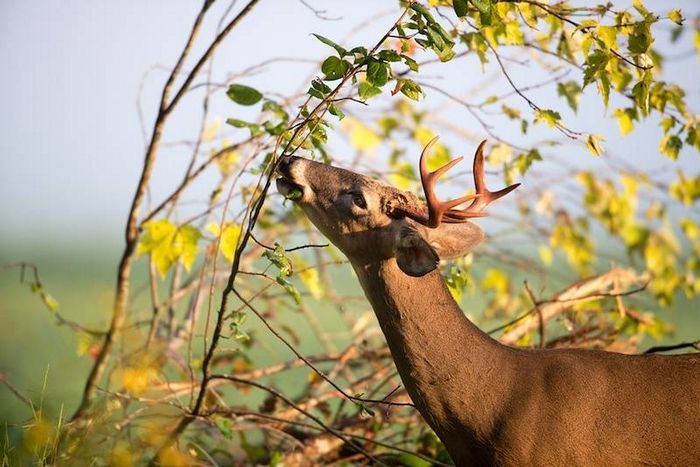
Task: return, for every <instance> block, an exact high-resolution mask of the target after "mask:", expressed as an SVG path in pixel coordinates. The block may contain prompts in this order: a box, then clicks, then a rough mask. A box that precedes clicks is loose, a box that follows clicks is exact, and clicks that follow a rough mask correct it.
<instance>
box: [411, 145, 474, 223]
mask: <svg viewBox="0 0 700 467" xmlns="http://www.w3.org/2000/svg"><path fill="white" fill-rule="evenodd" d="M438 138H439V137H438V136H436V137H435V138H433V139H431V140H430V141H429V142H428V144H426V145H425V147H424V148H423V151H422V152H421V155H420V161H419V166H420V179H421V183H422V185H423V193H425V200H426V203H427V205H428V222H427V223H426V224H425V225H427V226H428V227H433V228H434V227H437V226H439V225H440V222H442V218H443V216H444V215H445V214H446V213H449V212H450V211H451V209H452V208H453V207H455V206H458V205H460V204H462V203H466V202H467V201H469V200H472V199H474V197H475V196H474V195H469V196H463V197H461V198H458V199H455V200H452V201H447V202H441V201H440V200H438V197H437V195H436V194H435V184H436V182H437V180H438V178H440V177H441V176H442V175H443V174H444V173H445V172H447V171H448V170H450V169H451V168H452V167H454V166H455V165H457V164H458V163H459V162H461V161H462V159H464V158H463V157H458V158H456V159H453V160H451V161H449V162H448V163H447V164H445V165H443V166H442V167H440V168H439V169H437V170H435V171H434V172H428V167H427V161H426V159H427V155H428V153H429V152H430V150H431V149H432V147H433V145H434V144H435V143H436V142H437V140H438Z"/></svg>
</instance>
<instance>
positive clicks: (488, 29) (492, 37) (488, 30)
mask: <svg viewBox="0 0 700 467" xmlns="http://www.w3.org/2000/svg"><path fill="white" fill-rule="evenodd" d="M481 32H482V34H483V35H484V37H485V38H486V40H487V41H488V43H489V44H491V47H493V48H496V47H498V38H497V37H496V30H495V29H494V28H493V27H492V26H484V27H482V28H481Z"/></svg>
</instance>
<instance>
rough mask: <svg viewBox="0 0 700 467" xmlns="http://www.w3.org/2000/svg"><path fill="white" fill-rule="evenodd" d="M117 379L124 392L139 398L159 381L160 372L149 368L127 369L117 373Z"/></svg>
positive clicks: (119, 370) (121, 369)
mask: <svg viewBox="0 0 700 467" xmlns="http://www.w3.org/2000/svg"><path fill="white" fill-rule="evenodd" d="M115 378H116V380H117V382H118V386H119V387H120V388H121V389H122V390H123V391H126V392H128V393H129V394H133V395H135V396H138V395H140V394H143V393H144V392H145V391H146V389H148V387H149V386H150V385H151V384H153V382H155V381H156V380H157V378H158V372H157V371H156V370H155V368H152V367H149V366H142V367H125V368H120V369H118V370H117V371H116V372H115Z"/></svg>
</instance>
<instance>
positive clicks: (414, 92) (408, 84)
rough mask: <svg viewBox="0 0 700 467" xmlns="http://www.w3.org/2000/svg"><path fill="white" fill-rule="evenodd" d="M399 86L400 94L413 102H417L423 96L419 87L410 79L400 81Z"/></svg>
mask: <svg viewBox="0 0 700 467" xmlns="http://www.w3.org/2000/svg"><path fill="white" fill-rule="evenodd" d="M400 86H401V87H400V89H401V94H403V95H404V96H406V97H408V98H409V99H413V100H414V101H418V100H419V99H420V98H421V96H422V95H423V90H422V89H421V87H420V85H419V84H418V83H416V82H415V81H411V80H410V79H403V80H401V81H400Z"/></svg>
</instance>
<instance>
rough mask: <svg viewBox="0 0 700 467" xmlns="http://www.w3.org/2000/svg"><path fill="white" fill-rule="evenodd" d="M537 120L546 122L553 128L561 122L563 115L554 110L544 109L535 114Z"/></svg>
mask: <svg viewBox="0 0 700 467" xmlns="http://www.w3.org/2000/svg"><path fill="white" fill-rule="evenodd" d="M535 118H536V119H537V120H538V121H542V122H545V123H546V124H547V126H549V127H550V128H553V127H555V126H556V125H557V124H558V123H559V120H561V115H560V114H559V112H556V111H554V110H549V109H543V110H537V111H536V112H535Z"/></svg>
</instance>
